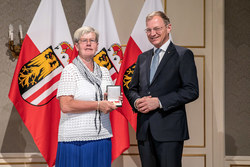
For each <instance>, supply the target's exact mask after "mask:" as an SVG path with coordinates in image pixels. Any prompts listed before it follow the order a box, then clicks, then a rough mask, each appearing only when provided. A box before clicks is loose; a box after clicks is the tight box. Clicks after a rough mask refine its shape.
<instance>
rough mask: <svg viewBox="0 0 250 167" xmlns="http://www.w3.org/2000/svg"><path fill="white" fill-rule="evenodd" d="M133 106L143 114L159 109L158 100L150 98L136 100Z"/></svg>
mask: <svg viewBox="0 0 250 167" xmlns="http://www.w3.org/2000/svg"><path fill="white" fill-rule="evenodd" d="M135 105H136V108H137V110H138V111H139V112H141V113H144V114H145V113H148V112H150V111H152V110H155V109H157V108H159V107H160V103H159V99H158V98H157V97H151V96H145V97H143V98H140V99H138V100H137V101H136V103H135Z"/></svg>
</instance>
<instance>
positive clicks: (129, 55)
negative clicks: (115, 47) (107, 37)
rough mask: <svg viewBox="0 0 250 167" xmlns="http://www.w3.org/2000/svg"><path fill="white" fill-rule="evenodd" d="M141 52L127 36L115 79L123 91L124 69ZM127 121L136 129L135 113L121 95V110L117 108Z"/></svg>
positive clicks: (132, 62) (131, 63) (134, 60)
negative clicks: (126, 42) (127, 39)
mask: <svg viewBox="0 0 250 167" xmlns="http://www.w3.org/2000/svg"><path fill="white" fill-rule="evenodd" d="M141 53H142V51H141V50H140V48H139V47H138V45H137V44H136V43H135V41H134V40H133V38H132V37H130V38H129V41H128V44H127V47H126V50H125V53H124V58H123V60H122V65H121V68H120V72H119V75H118V79H117V81H116V85H121V88H122V91H123V76H124V73H125V72H126V70H127V69H128V68H129V67H130V66H132V65H133V64H134V63H136V60H137V58H138V56H139V55H140V54H141ZM119 111H120V112H121V113H122V114H123V115H124V116H125V117H126V118H127V120H128V121H129V123H130V124H131V126H132V127H133V129H134V130H135V131H136V126H137V125H136V124H137V114H135V113H134V112H133V111H132V108H131V106H130V104H129V102H128V100H127V98H126V96H125V95H124V96H123V104H122V108H121V110H119Z"/></svg>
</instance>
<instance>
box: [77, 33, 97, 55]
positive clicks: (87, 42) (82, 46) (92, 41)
mask: <svg viewBox="0 0 250 167" xmlns="http://www.w3.org/2000/svg"><path fill="white" fill-rule="evenodd" d="M97 49H98V43H97V42H96V36H95V33H94V32H91V33H88V34H84V35H83V36H81V38H80V39H79V41H78V43H76V50H77V51H78V52H79V56H81V57H83V58H93V57H94V56H95V53H96V51H97Z"/></svg>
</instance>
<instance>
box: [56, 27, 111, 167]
mask: <svg viewBox="0 0 250 167" xmlns="http://www.w3.org/2000/svg"><path fill="white" fill-rule="evenodd" d="M98 37H99V34H98V32H96V30H95V29H93V28H92V27H87V26H85V27H81V28H79V29H78V30H76V32H75V33H74V42H75V47H76V49H77V51H78V53H79V55H78V56H77V57H76V58H75V59H74V60H73V63H71V64H69V65H67V66H66V67H65V68H64V69H63V72H62V75H61V79H60V82H59V85H58V92H57V98H58V99H59V101H60V107H61V119H60V124H59V134H58V149H57V157H56V167H74V166H77V167H80V166H81V167H85V166H86V167H110V166H111V139H110V138H111V137H112V131H111V125H110V120H109V112H111V111H112V110H115V109H116V106H115V105H114V104H113V103H112V102H109V101H107V100H104V92H106V86H107V85H113V82H112V79H111V77H110V75H109V71H108V70H107V69H106V68H104V67H100V66H99V65H97V64H96V63H95V62H94V61H93V57H94V56H95V53H96V51H97V48H98Z"/></svg>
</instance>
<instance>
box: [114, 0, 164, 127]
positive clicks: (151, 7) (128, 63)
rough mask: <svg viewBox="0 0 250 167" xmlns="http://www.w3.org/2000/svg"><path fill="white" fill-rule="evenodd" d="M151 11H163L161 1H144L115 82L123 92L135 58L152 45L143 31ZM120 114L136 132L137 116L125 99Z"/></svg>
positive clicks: (130, 76) (131, 73)
mask: <svg viewBox="0 0 250 167" xmlns="http://www.w3.org/2000/svg"><path fill="white" fill-rule="evenodd" d="M153 11H163V7H162V3H161V0H146V1H145V2H144V5H143V7H142V9H141V12H140V15H139V17H138V19H137V21H136V24H135V26H134V29H133V31H132V33H131V36H130V38H129V41H128V43H127V47H126V50H125V53H124V58H123V60H122V65H121V68H120V72H119V76H118V79H117V82H116V84H118V85H121V87H122V90H123V91H126V90H127V89H128V84H129V83H130V81H131V78H132V75H133V71H134V68H135V63H136V60H137V57H138V56H139V55H140V54H141V53H142V52H145V51H147V50H149V49H151V48H152V47H153V45H152V44H151V43H150V42H149V41H148V39H147V35H146V33H145V31H144V30H145V29H146V16H147V15H148V14H149V13H151V12H153ZM122 114H123V115H124V116H125V117H126V118H127V120H128V121H129V122H130V124H131V126H132V127H133V129H134V130H135V131H136V122H137V120H136V118H137V114H135V113H134V112H133V111H132V108H131V106H130V104H129V102H128V100H127V99H126V98H124V99H123V105H122Z"/></svg>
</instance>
